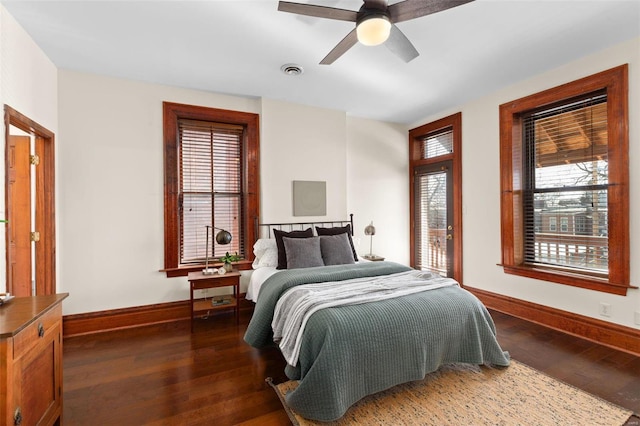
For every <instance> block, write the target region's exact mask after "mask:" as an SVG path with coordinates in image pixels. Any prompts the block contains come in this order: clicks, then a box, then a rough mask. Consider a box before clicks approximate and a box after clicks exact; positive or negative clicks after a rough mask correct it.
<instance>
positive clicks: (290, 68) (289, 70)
mask: <svg viewBox="0 0 640 426" xmlns="http://www.w3.org/2000/svg"><path fill="white" fill-rule="evenodd" d="M280 70H281V71H282V72H283V73H285V74H286V75H301V74H302V73H303V72H304V70H303V69H302V67H301V66H300V65H296V64H284V65H283V66H281V67H280Z"/></svg>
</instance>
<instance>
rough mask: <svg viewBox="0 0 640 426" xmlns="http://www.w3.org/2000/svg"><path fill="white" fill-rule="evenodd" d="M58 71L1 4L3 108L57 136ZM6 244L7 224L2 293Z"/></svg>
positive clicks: (1, 265) (0, 196)
mask: <svg viewBox="0 0 640 426" xmlns="http://www.w3.org/2000/svg"><path fill="white" fill-rule="evenodd" d="M57 73H58V71H57V69H56V67H55V65H54V64H53V63H52V62H51V61H50V60H49V58H48V57H47V56H46V55H45V54H44V53H43V52H42V50H40V48H39V47H38V46H37V45H36V44H35V43H34V42H33V40H32V39H31V37H30V36H29V35H28V34H27V33H26V32H25V31H24V29H23V28H22V27H21V26H20V25H19V24H18V23H17V22H16V21H15V19H13V17H12V16H11V15H10V14H9V13H8V12H7V11H6V9H5V8H4V7H3V6H2V5H0V105H2V114H3V116H4V105H9V106H10V107H12V108H13V109H15V110H17V111H18V112H20V113H22V114H24V115H25V116H27V117H28V118H30V119H32V120H33V121H35V122H36V123H38V124H40V125H41V126H43V127H45V128H46V129H48V130H50V131H52V132H53V133H55V134H56V135H57V131H58V108H57V106H58V83H57ZM0 121H1V123H0V135H2V136H0V138H1V139H2V140H4V132H5V129H4V120H0ZM4 164H5V159H4V148H3V149H0V169H1V170H0V176H3V177H4V175H5V172H4ZM4 192H5V185H4V179H3V183H2V184H1V185H0V206H2V207H0V218H2V219H4V218H5V217H6V216H7V215H6V210H5V207H6V206H5V194H4ZM5 250H6V243H5V236H4V225H0V253H2V255H0V274H1V275H0V292H4V291H5V290H6V281H7V280H6V258H5V255H4V253H5V252H6V251H5Z"/></svg>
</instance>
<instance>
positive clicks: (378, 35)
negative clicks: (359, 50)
mask: <svg viewBox="0 0 640 426" xmlns="http://www.w3.org/2000/svg"><path fill="white" fill-rule="evenodd" d="M390 33H391V22H389V18H387V17H386V16H384V15H371V16H370V17H368V18H366V19H364V20H363V21H361V22H359V23H358V26H357V27H356V34H357V35H358V41H359V42H360V43H362V44H364V45H365V46H377V45H379V44H382V43H384V42H385V41H387V39H388V38H389V34H390Z"/></svg>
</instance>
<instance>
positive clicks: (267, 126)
mask: <svg viewBox="0 0 640 426" xmlns="http://www.w3.org/2000/svg"><path fill="white" fill-rule="evenodd" d="M346 121H347V116H346V113H345V112H344V111H336V110H329V109H322V108H314V107H309V106H304V105H297V104H291V103H287V102H282V101H275V100H270V99H262V114H261V116H260V128H261V134H262V137H261V139H260V185H261V200H260V203H261V211H262V222H263V223H277V222H280V223H281V222H305V221H314V220H316V219H318V220H342V219H345V218H346V217H347V194H346V189H345V188H346V186H347V181H346V166H347V159H346V135H345V132H346ZM294 180H306V181H325V182H326V187H327V215H326V216H320V217H315V216H302V217H300V216H298V217H296V216H293V198H292V188H293V183H292V182H293V181H294Z"/></svg>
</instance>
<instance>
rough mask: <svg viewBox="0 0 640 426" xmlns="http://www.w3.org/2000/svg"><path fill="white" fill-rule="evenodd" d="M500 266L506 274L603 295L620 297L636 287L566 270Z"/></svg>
mask: <svg viewBox="0 0 640 426" xmlns="http://www.w3.org/2000/svg"><path fill="white" fill-rule="evenodd" d="M498 266H502V268H503V269H504V272H505V273H506V274H512V275H519V276H521V277H527V278H535V279H538V280H543V281H549V282H554V283H558V284H565V285H570V286H574V287H580V288H585V289H588V290H595V291H601V292H603V293H610V294H617V295H620V296H626V295H627V290H628V289H634V288H638V287H634V286H630V285H623V284H615V283H610V282H609V281H607V279H606V278H598V277H595V276H585V275H581V274H577V273H575V272H570V271H566V270H562V271H560V270H558V271H555V270H549V269H546V268H540V267H535V266H523V265H515V266H514V265H498Z"/></svg>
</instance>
